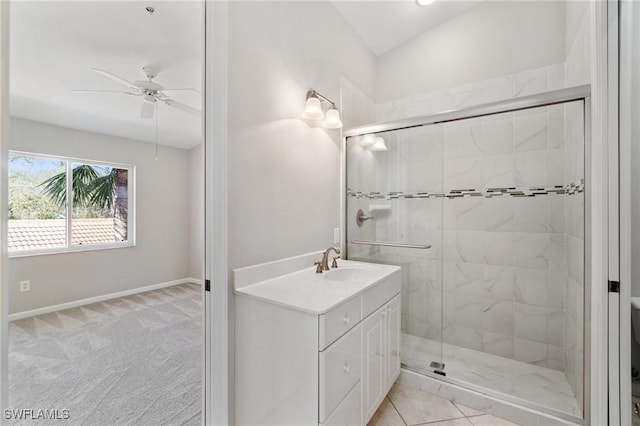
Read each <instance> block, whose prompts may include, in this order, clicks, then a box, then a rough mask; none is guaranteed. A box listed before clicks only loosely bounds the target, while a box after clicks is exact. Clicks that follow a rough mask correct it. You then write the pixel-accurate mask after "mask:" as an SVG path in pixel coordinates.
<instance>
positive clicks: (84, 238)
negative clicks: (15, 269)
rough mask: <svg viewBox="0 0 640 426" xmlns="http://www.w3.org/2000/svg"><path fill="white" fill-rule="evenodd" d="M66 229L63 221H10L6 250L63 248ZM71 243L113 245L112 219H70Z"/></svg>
mask: <svg viewBox="0 0 640 426" xmlns="http://www.w3.org/2000/svg"><path fill="white" fill-rule="evenodd" d="M65 226H66V220H65V219H50V220H9V226H8V228H9V229H8V248H9V251H10V252H14V251H24V250H42V249H48V248H60V247H64V246H65V239H66V237H65ZM71 240H72V244H73V245H85V244H100V243H113V242H115V241H116V240H115V234H114V229H113V219H112V218H96V219H73V226H72V235H71Z"/></svg>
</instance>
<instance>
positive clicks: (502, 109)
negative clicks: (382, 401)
mask: <svg viewBox="0 0 640 426" xmlns="http://www.w3.org/2000/svg"><path fill="white" fill-rule="evenodd" d="M576 101H582V106H583V126H584V244H585V245H584V301H583V302H584V313H583V315H584V318H583V320H584V325H583V333H584V342H583V345H584V346H583V354H584V355H583V356H584V358H583V407H582V418H581V419H578V418H577V417H575V416H571V415H569V414H566V413H563V412H560V411H556V410H550V409H548V408H545V407H542V406H538V405H537V404H532V403H530V402H529V401H526V400H523V399H520V398H517V397H512V396H510V395H505V394H503V393H501V392H497V391H496V392H493V391H490V392H487V390H486V389H482V391H481V392H482V393H485V394H487V395H489V396H492V397H496V398H499V399H501V400H504V401H508V402H512V403H515V404H519V405H523V406H525V407H530V408H533V409H537V410H540V411H542V412H545V413H548V414H550V415H554V416H556V417H559V418H563V419H565V420H568V421H573V422H575V421H576V420H579V421H581V422H584V424H589V422H590V418H591V365H592V364H591V363H592V359H591V354H590V349H591V321H592V317H591V292H592V280H591V255H592V246H591V188H592V181H591V175H592V171H591V163H592V157H591V150H592V143H591V142H592V135H591V132H592V122H591V85H582V86H575V87H570V88H566V89H560V90H554V91H549V92H544V93H540V94H535V95H530V96H523V97H519V98H513V99H506V100H503V101H497V102H491V103H486V104H481V105H476V106H472V107H467V108H462V109H458V110H450V111H445V112H441V113H436V114H430V115H424V116H415V117H409V118H406V119H401V120H394V121H388V122H380V123H373V124H367V125H363V126H357V127H352V128H349V129H346V130H344V131H343V132H342V150H341V151H342V167H341V182H342V184H341V203H342V205H341V214H340V229H341V230H342V231H341V243H342V247H343V250H344V251H343V253H344V257H345V259H346V258H348V254H349V253H348V241H347V180H346V175H347V172H346V170H347V154H346V153H347V138H349V137H352V136H361V135H365V134H369V133H379V132H386V131H393V130H402V129H408V128H413V127H421V126H426V125H434V124H442V123H448V122H453V121H460V120H466V119H471V118H478V117H485V116H490V115H495V114H501V113H507V112H515V111H522V110H527V109H532V108H540V107H545V106H552V105H559V104H565V103H568V102H576ZM441 326H442V325H441ZM420 374H423V375H425V376H428V377H432V378H434V379H438V380H441V381H445V382H448V383H451V384H454V385H458V386H462V387H464V388H467V389H470V390H472V391H473V390H476V389H475V385H473V384H469V383H467V382H464V381H462V380H458V379H454V378H450V377H447V376H441V375H438V374H435V373H430V372H420Z"/></svg>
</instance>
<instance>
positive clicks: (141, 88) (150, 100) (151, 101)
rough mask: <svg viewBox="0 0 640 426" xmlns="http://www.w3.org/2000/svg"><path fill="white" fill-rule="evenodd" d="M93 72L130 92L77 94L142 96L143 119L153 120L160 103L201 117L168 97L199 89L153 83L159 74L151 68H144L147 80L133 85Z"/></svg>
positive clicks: (91, 91) (111, 75) (95, 70)
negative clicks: (174, 93)
mask: <svg viewBox="0 0 640 426" xmlns="http://www.w3.org/2000/svg"><path fill="white" fill-rule="evenodd" d="M91 71H93V72H95V73H97V74H100V75H101V76H103V77H106V78H109V79H111V80H113V81H117V82H118V83H120V84H122V85H123V86H125V87H127V89H129V90H128V91H124V90H73V92H75V93H122V94H125V95H130V96H140V97H141V98H142V108H141V110H140V117H142V118H153V115H154V111H155V109H156V104H157V103H158V102H162V103H163V104H165V105H167V106H170V107H172V108H176V109H178V110H180V111H183V112H186V113H188V114H191V115H196V116H199V115H200V110H198V109H196V108H193V107H191V106H189V105H186V104H183V103H182V102H178V101H176V100H175V99H172V98H170V97H169V96H167V94H166V92H185V91H187V92H197V93H200V91H198V90H197V89H193V88H189V89H165V88H164V87H163V86H161V85H160V84H158V83H156V82H155V81H152V80H153V79H154V78H155V77H156V76H157V74H158V73H157V72H156V71H155V70H154V69H153V68H151V67H149V66H146V67H142V72H143V73H144V75H145V76H146V77H147V80H137V81H134V82H133V83H131V82H129V81H127V80H125V79H124V78H122V77H118V76H117V75H115V74H113V73H110V72H108V71H104V70H99V69H97V68H92V69H91Z"/></svg>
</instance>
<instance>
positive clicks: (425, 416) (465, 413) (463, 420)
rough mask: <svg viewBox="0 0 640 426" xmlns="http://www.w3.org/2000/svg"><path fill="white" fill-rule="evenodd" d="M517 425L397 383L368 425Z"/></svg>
mask: <svg viewBox="0 0 640 426" xmlns="http://www.w3.org/2000/svg"><path fill="white" fill-rule="evenodd" d="M426 424H428V425H429V426H517V424H516V423H512V422H509V421H507V420H504V419H501V418H499V417H495V416H492V415H489V414H485V413H483V412H481V411H478V410H474V409H473V408H469V407H466V406H464V405H461V404H458V403H454V402H452V401H449V400H447V399H444V398H440V397H439V396H436V395H432V394H430V393H427V392H423V391H421V390H419V389H414V388H411V387H408V386H403V385H401V384H398V383H396V384H395V385H393V387H392V388H391V391H389V394H388V395H387V397H386V398H385V399H384V401H383V402H382V405H380V408H378V411H376V413H375V414H374V415H373V417H372V418H371V421H370V422H369V424H368V425H367V426H414V425H426Z"/></svg>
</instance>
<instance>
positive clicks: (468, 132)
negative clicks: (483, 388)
mask: <svg viewBox="0 0 640 426" xmlns="http://www.w3.org/2000/svg"><path fill="white" fill-rule="evenodd" d="M562 87H564V66H563V64H558V65H553V66H549V67H544V68H540V69H535V70H530V71H527V72H523V73H519V74H514V75H509V76H506V77H504V78H500V79H493V80H489V81H484V82H479V83H477V84H473V85H468V86H465V87H460V88H454V89H450V90H445V91H441V92H438V93H430V94H426V95H422V96H417V97H414V98H410V99H404V100H400V101H394V102H388V103H385V104H378V109H377V113H378V116H377V119H378V121H386V120H393V119H400V118H405V117H408V116H414V115H421V114H429V113H434V112H438V111H443V110H447V109H452V108H461V107H465V106H471V105H474V104H479V103H484V102H491V101H496V100H501V99H506V98H512V97H517V96H525V95H529V94H534V93H539V92H545V91H548V90H555V89H560V88H562ZM440 126H441V132H442V150H443V151H442V152H441V153H438V152H431V153H429V154H427V155H426V156H422V157H421V156H411V157H409V161H408V162H406V163H404V166H403V167H405V172H404V173H405V174H406V175H412V174H420V173H424V170H428V168H426V167H420V164H419V162H420V161H425V160H424V158H432V159H433V158H437V157H438V155H441V157H440V161H441V162H442V163H443V167H442V169H441V170H442V171H443V175H442V179H438V177H436V176H434V177H433V178H434V179H435V184H433V185H432V186H434V187H437V186H438V185H441V188H442V191H443V192H444V193H448V192H450V191H451V190H461V189H464V190H471V189H473V190H478V191H486V190H487V189H489V188H499V187H517V188H533V187H545V188H548V187H553V186H556V185H562V186H564V185H565V182H564V158H565V155H564V126H565V125H564V109H563V107H562V106H554V107H548V108H540V109H536V110H528V111H523V112H516V113H508V114H501V115H496V116H493V117H486V118H478V119H471V120H464V121H460V122H456V123H448V124H445V125H440ZM383 136H384V135H383ZM385 139H386V138H385ZM400 164H403V163H400ZM438 170H440V169H438ZM393 176H402V173H400V174H399V173H397V172H395V173H394V174H393ZM392 180H393V179H392ZM413 181H415V182H419V181H420V179H418V178H415V179H413ZM424 181H425V177H424V176H423V178H422V182H424ZM398 183H400V182H398ZM424 185H425V184H424V183H423V186H424ZM421 189H422V190H424V189H425V188H417V187H416V188H411V187H409V186H406V185H405V186H401V185H399V186H395V187H394V188H392V189H390V190H391V191H404V192H405V193H406V192H412V191H416V190H417V191H419V190H421ZM379 190H380V189H378V191H379ZM432 190H433V189H432ZM564 198H565V197H564V196H563V195H560V194H549V195H544V196H536V197H511V196H500V197H491V198H486V197H481V196H477V197H463V198H452V199H449V198H445V199H426V200H411V199H404V200H397V201H398V202H403V203H412V206H411V207H410V208H409V207H408V206H406V207H405V208H404V209H402V208H401V209H399V210H398V212H399V214H398V215H397V217H398V220H399V221H404V222H405V227H404V229H405V230H406V231H405V232H410V233H411V234H412V235H413V236H414V238H415V235H416V234H415V232H414V230H415V229H421V228H423V229H424V232H425V233H427V235H426V236H427V238H431V239H436V240H437V237H436V236H437V235H438V234H439V232H438V231H439V229H442V228H444V232H443V233H440V235H443V241H442V245H441V246H440V247H437V245H436V247H435V248H436V250H434V251H433V252H432V253H431V254H432V255H434V256H438V255H439V254H438V249H442V254H443V259H444V262H443V269H442V270H439V269H438V266H437V264H438V263H437V262H435V261H429V260H428V258H429V256H425V259H424V261H423V262H420V261H419V260H416V261H414V262H413V263H412V265H411V267H410V268H409V270H408V272H407V281H406V282H407V286H406V287H407V288H406V290H405V291H406V292H407V296H409V297H408V298H407V299H408V300H406V303H405V305H406V306H403V310H404V311H403V312H404V313H405V317H404V318H403V330H404V332H406V333H409V334H412V335H416V336H420V337H424V338H428V339H440V338H442V339H443V340H444V341H445V342H447V343H452V344H456V345H459V346H463V347H467V348H470V349H475V350H480V351H484V352H489V353H492V354H496V355H500V356H503V357H508V358H513V359H517V360H521V361H525V362H529V363H534V364H537V365H542V366H545V367H550V368H554V369H560V370H562V369H563V368H564V364H565V362H564V357H563V330H564V321H565V317H564V299H565V292H566V279H565V274H564V236H563V234H564V219H565V212H564ZM418 201H420V203H421V205H418V204H417V202H418ZM438 207H439V208H440V209H441V211H442V214H441V216H439V217H441V218H442V222H441V223H440V224H439V226H438V223H437V220H430V219H428V218H429V217H430V216H429V214H431V215H433V211H434V210H438ZM429 212H430V213H429ZM437 217H438V216H436V218H437ZM425 218H427V219H425ZM439 227H440V228H439ZM402 228H403V227H402V226H398V227H397V229H402ZM429 230H431V232H430V233H429ZM434 231H435V232H434ZM377 237H379V238H384V237H381V236H380V235H377ZM440 274H441V275H440ZM439 276H440V277H441V278H440V277H439ZM425 284H426V285H425ZM440 286H442V287H443V290H444V293H442V292H441V291H440V288H439V287H440ZM440 303H442V305H440ZM441 325H442V326H443V327H440V326H441Z"/></svg>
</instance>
